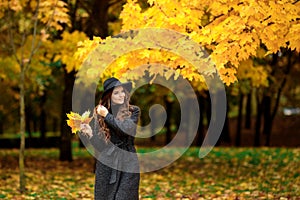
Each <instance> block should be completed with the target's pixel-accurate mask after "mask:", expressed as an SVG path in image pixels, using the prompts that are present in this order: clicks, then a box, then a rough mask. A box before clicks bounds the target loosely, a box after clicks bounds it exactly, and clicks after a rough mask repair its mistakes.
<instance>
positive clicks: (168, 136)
mask: <svg viewBox="0 0 300 200" xmlns="http://www.w3.org/2000/svg"><path fill="white" fill-rule="evenodd" d="M165 104H166V112H167V119H166V124H165V127H166V129H167V132H166V140H165V144H169V143H170V142H171V140H172V131H171V118H172V116H171V113H172V102H170V101H168V97H167V96H165Z"/></svg>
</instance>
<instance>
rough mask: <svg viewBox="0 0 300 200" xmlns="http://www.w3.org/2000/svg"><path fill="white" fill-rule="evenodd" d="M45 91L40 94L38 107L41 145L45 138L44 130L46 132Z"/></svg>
mask: <svg viewBox="0 0 300 200" xmlns="http://www.w3.org/2000/svg"><path fill="white" fill-rule="evenodd" d="M46 92H47V91H44V94H43V95H42V96H41V98H40V108H41V115H40V133H41V135H40V139H41V143H42V145H44V143H45V139H46V132H47V128H46V124H47V123H46V120H47V118H46V117H47V115H46V108H45V103H46V100H47V93H46Z"/></svg>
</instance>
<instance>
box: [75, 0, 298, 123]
mask: <svg viewBox="0 0 300 200" xmlns="http://www.w3.org/2000/svg"><path fill="white" fill-rule="evenodd" d="M299 9H300V6H299V1H291V0H285V1H260V2H253V1H250V0H243V1H242V0H236V1H221V0H220V1H214V2H211V1H205V0H203V1H198V0H197V1H196V0H195V1H176V2H174V1H170V0H160V1H158V0H157V1H156V0H151V1H148V6H141V4H140V3H139V2H138V1H135V0H130V1H128V2H127V3H126V4H125V5H124V9H123V10H122V12H121V15H120V18H121V20H122V31H123V32H124V31H129V30H132V29H139V28H145V27H157V28H167V29H172V30H175V31H178V32H180V33H184V34H186V35H188V36H189V37H190V38H192V39H193V40H194V41H196V42H197V43H199V44H200V45H202V46H204V47H205V48H206V50H207V51H208V52H210V56H211V58H212V60H213V62H214V63H215V66H216V69H217V71H218V74H219V76H220V78H221V79H222V81H223V82H224V83H225V84H226V85H231V84H232V83H234V82H236V81H237V80H238V78H239V80H240V81H241V80H244V79H245V80H247V79H248V80H247V81H248V82H249V81H250V85H249V86H250V87H258V86H261V85H262V86H268V85H269V81H270V79H269V73H270V71H269V67H268V66H266V65H264V64H261V63H259V62H256V61H255V60H254V59H255V58H260V59H265V60H266V61H267V60H268V58H269V57H274V56H275V55H276V54H277V53H278V52H280V51H281V50H282V48H284V49H290V50H291V51H297V52H299V50H300V43H299V37H298V35H299V31H300V29H299V12H300V10H299ZM131 37H134V35H133V36H131ZM165 37H166V38H167V36H165ZM106 40H110V38H107V39H106ZM103 42H105V41H103ZM116 42H117V40H116ZM90 43H93V44H95V42H93V41H89V42H88V41H86V42H85V45H86V46H84V45H83V46H81V47H80V48H79V49H78V53H77V55H79V56H78V57H77V58H79V60H80V59H81V61H82V60H84V58H85V56H86V55H88V53H89V52H90V51H89V47H90ZM100 43H101V41H100ZM262 52H263V55H262ZM132 58H134V59H132ZM153 60H155V62H159V63H162V64H164V65H167V66H169V67H170V71H168V70H166V71H159V70H157V71H156V72H154V70H152V68H151V67H149V68H148V69H147V70H149V71H150V73H153V74H154V76H153V78H155V74H160V75H161V76H164V77H166V79H168V78H170V77H171V75H172V74H175V75H174V78H175V79H176V77H177V76H178V75H179V74H180V75H182V76H183V77H185V78H187V79H188V80H190V81H192V82H193V84H194V85H195V86H196V87H195V88H198V89H201V88H202V89H203V86H200V87H199V86H197V85H199V84H200V83H201V82H202V81H203V80H204V79H203V77H202V76H201V75H199V71H197V70H195V69H194V68H193V66H191V65H189V64H188V63H186V62H184V60H182V59H180V58H178V57H176V56H174V55H172V54H171V53H170V52H164V51H157V50H153V49H146V50H140V51H135V52H131V53H130V55H124V56H122V57H121V58H119V59H118V60H117V61H116V62H114V63H113V64H112V65H111V66H113V67H110V68H109V69H108V70H107V71H108V72H107V75H109V76H110V75H114V76H117V77H121V76H126V77H128V78H130V79H132V80H135V79H137V78H138V77H140V76H143V72H142V70H139V71H138V70H137V71H136V73H126V71H130V72H132V69H134V68H135V66H139V64H141V63H151V61H153ZM124 64H125V65H124ZM124 66H126V67H124ZM127 66H130V67H127ZM178 66H181V67H180V68H178ZM275 68H276V66H275ZM110 70H111V71H110ZM151 70H152V71H151ZM174 70H175V72H174ZM200 85H201V84H200ZM260 111H261V110H260ZM240 115H242V113H240ZM257 123H258V121H257ZM265 125H266V124H265ZM266 126H267V125H266Z"/></svg>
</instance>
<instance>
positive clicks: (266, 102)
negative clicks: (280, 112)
mask: <svg viewBox="0 0 300 200" xmlns="http://www.w3.org/2000/svg"><path fill="white" fill-rule="evenodd" d="M263 106H264V130H263V133H264V134H265V135H266V143H265V145H266V146H270V135H271V127H272V118H271V97H270V96H264V99H263Z"/></svg>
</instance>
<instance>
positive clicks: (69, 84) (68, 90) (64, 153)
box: [59, 68, 75, 161]
mask: <svg viewBox="0 0 300 200" xmlns="http://www.w3.org/2000/svg"><path fill="white" fill-rule="evenodd" d="M64 80H65V88H64V91H63V101H62V113H61V126H60V129H61V141H60V142H61V143H60V155H59V160H61V161H72V160H73V158H72V141H71V139H72V135H71V134H72V133H71V129H70V127H69V126H68V125H67V123H66V120H67V116H66V113H69V112H70V111H72V93H73V86H74V81H75V71H72V72H70V73H67V71H66V70H65V68H64Z"/></svg>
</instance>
